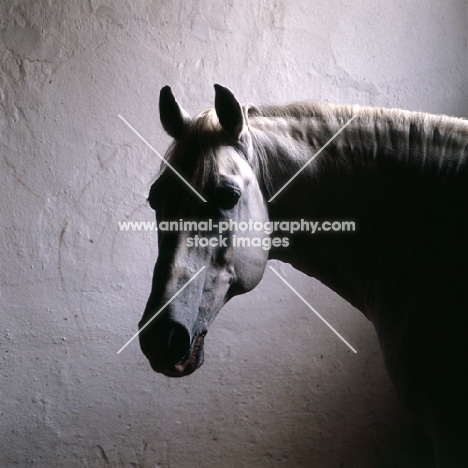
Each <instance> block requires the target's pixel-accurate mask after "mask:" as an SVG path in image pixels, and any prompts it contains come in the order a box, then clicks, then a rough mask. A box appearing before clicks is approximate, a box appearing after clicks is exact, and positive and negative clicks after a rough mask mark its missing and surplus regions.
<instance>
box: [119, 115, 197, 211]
mask: <svg viewBox="0 0 468 468" xmlns="http://www.w3.org/2000/svg"><path fill="white" fill-rule="evenodd" d="M118 117H119V119H120V120H122V121H123V122H125V123H126V124H127V126H128V128H130V130H132V132H133V133H134V134H135V135H137V136H138V137H139V138H140V140H141V141H142V142H143V143H144V144H145V145H146V146H147V147H148V148H149V149H150V150H151V151H152V152H153V153H154V154H156V156H158V157H159V159H161V161H162V162H163V163H164V164H165V165H166V166H167V167H169V168H170V169H172V171H174V173H175V174H177V175H178V176H179V177H180V179H181V180H182V182H184V183H185V184H187V186H188V187H189V188H190V189H191V190H193V192H195V193H196V194H197V195H198V196H199V197H200V198H201V199H202V200H203V201H204V202H205V203H206V200H205V199H204V198H203V197H202V196H201V195H200V194H199V193H198V192H197V191H196V190H195V189H194V188H193V187H192V185H191V184H190V183H188V182H187V181H186V180H185V179H184V178H183V177H182V176H181V175H180V174H179V173H178V172H177V170H176V169H174V167H173V166H171V164H170V163H168V162H167V161H166V160H165V159H164V158H163V157H162V156H161V155H160V154H159V153H158V152H157V151H156V150H155V149H154V148H153V147H152V146H151V145H150V144H149V143H148V142H147V141H146V140H145V139H144V138H143V137H142V136H141V135H140V134H139V133H138V132H137V131H136V130H135V129H134V128H133V127H132V126H131V125H130V124H129V123H128V122H127V121H126V120H125V119H124V118H123V117H122V116H121V115H120V114H118Z"/></svg>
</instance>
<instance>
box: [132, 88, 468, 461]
mask: <svg viewBox="0 0 468 468" xmlns="http://www.w3.org/2000/svg"><path fill="white" fill-rule="evenodd" d="M159 112H160V119H161V123H162V126H163V128H164V130H165V131H166V132H167V133H168V134H169V136H171V137H172V138H173V143H172V144H171V146H170V147H169V149H168V151H167V153H166V155H165V157H164V161H165V162H166V164H165V165H163V168H162V170H161V172H160V174H159V177H158V178H157V179H156V181H155V182H154V183H153V184H152V186H151V189H150V192H149V196H148V201H149V204H150V206H151V207H152V208H153V209H154V210H155V212H156V219H157V225H158V227H159V230H158V258H157V261H156V264H155V268H154V276H153V282H152V289H151V293H150V296H149V299H148V302H147V305H146V308H145V311H144V313H143V317H142V319H141V321H140V322H139V325H138V326H139V331H140V334H139V340H140V347H141V350H142V351H143V353H144V354H145V356H146V357H147V359H148V360H149V363H150V365H151V367H152V369H153V370H154V371H156V372H159V373H162V374H164V375H166V376H170V377H182V376H186V375H189V374H191V373H192V372H194V371H195V370H196V369H198V368H199V367H200V366H201V365H202V363H203V361H204V347H203V345H204V339H205V336H206V333H207V331H208V327H209V326H210V324H211V323H212V322H213V320H214V319H215V317H216V315H217V314H218V312H219V310H220V309H221V308H222V307H223V305H224V304H226V302H227V301H229V300H230V299H231V298H232V297H234V296H236V295H239V294H244V293H247V292H248V291H251V290H252V289H253V288H255V286H256V285H257V284H258V283H259V281H260V280H261V279H262V276H263V274H264V271H265V268H266V264H267V261H268V260H269V259H276V260H280V261H282V262H287V263H290V264H291V265H292V266H293V267H294V268H296V269H298V270H300V271H301V272H304V273H306V274H307V275H310V276H313V277H315V278H317V279H318V280H319V281H321V282H322V283H324V284H325V285H326V286H328V287H329V288H331V289H332V290H333V291H335V292H337V293H338V294H339V295H340V296H341V297H343V298H344V299H345V300H347V301H348V302H349V303H351V304H352V305H353V306H355V307H356V308H357V309H359V310H360V311H361V312H362V313H363V314H364V315H365V316H366V317H367V318H368V319H369V320H370V321H371V322H372V323H373V326H374V327H375V330H376V333H377V336H378V339H379V343H380V347H381V350H382V354H383V358H384V363H385V366H386V368H387V371H388V373H389V375H390V378H391V380H392V382H393V384H394V386H395V388H396V391H397V393H398V394H399V396H400V397H401V399H402V400H403V402H404V404H405V405H406V406H407V407H408V408H409V410H410V411H411V413H412V415H413V416H414V418H415V419H416V421H417V422H418V423H419V424H420V425H421V426H422V428H423V429H424V430H425V431H426V432H427V434H428V435H429V436H430V437H431V438H432V441H433V446H434V456H435V460H436V463H437V464H438V465H437V466H438V467H444V468H455V467H458V466H468V455H467V431H466V425H467V424H466V423H467V407H466V395H467V384H466V374H467V362H466V345H465V343H466V337H467V311H468V307H467V306H468V301H467V285H468V284H467V281H466V280H467V265H468V255H467V252H468V250H467V240H468V235H467V234H468V228H467V226H468V206H467V205H468V183H467V182H468V121H465V120H463V119H459V118H453V117H448V116H442V115H430V114H427V113H419V112H410V111H404V110H398V109H383V108H371V107H361V106H347V105H332V104H325V103H317V102H305V103H294V104H288V105H268V106H255V105H251V104H244V105H241V104H240V103H239V101H238V99H237V98H236V97H235V95H234V94H233V93H232V91H231V90H230V89H228V88H225V87H223V86H221V85H215V103H214V108H213V109H208V110H206V111H204V112H202V113H201V114H199V115H198V116H197V117H195V118H191V117H190V116H189V114H188V113H187V112H186V111H185V110H184V109H183V108H182V107H181V105H180V104H179V102H178V101H177V100H176V98H175V96H174V94H173V92H172V90H171V88H170V87H169V86H166V87H164V88H162V90H161V92H160V100H159ZM338 133H339V135H337V134H338ZM318 152H321V153H320V155H318ZM317 155H318V157H315V156H317ZM305 219H314V220H317V221H320V222H321V223H323V222H325V221H326V220H328V221H330V220H345V219H348V220H352V221H353V222H354V223H355V226H356V229H355V231H354V232H352V233H349V232H340V233H338V232H336V233H333V235H331V234H330V232H326V231H325V230H322V231H320V232H316V233H315V234H314V235H311V234H310V232H306V231H304V230H301V229H299V230H296V231H295V232H288V235H287V237H286V238H285V236H284V232H283V231H282V230H281V229H280V226H281V222H282V221H285V222H291V223H292V222H294V221H297V220H305ZM249 221H250V223H251V224H250V227H252V223H253V222H255V223H261V224H260V226H266V225H268V227H269V229H263V230H255V229H242V227H245V226H247V225H248V222H249ZM186 222H187V224H186ZM242 222H244V225H241V223H242ZM171 226H172V227H173V229H169V227H171ZM219 226H223V228H225V229H223V231H222V232H221V234H220V229H219ZM226 226H228V228H226ZM181 227H182V228H181ZM184 227H186V229H184ZM177 228H179V229H177ZM239 238H242V239H243V240H244V243H243V244H242V245H240V244H239V242H238V241H239ZM285 239H286V241H287V242H284V240H285Z"/></svg>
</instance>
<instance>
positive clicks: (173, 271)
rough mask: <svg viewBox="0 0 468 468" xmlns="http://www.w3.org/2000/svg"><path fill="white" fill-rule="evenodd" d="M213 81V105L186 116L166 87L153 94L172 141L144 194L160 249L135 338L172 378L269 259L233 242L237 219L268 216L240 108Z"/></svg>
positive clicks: (194, 360)
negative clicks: (155, 96)
mask: <svg viewBox="0 0 468 468" xmlns="http://www.w3.org/2000/svg"><path fill="white" fill-rule="evenodd" d="M215 90H216V97H215V109H211V110H209V111H206V112H204V113H202V114H200V115H199V116H198V117H195V118H193V119H192V118H190V116H189V115H188V113H187V112H186V111H185V110H184V109H183V108H182V107H181V106H180V105H179V103H178V102H177V100H176V99H175V97H174V95H173V93H172V90H171V89H170V87H168V86H166V87H164V88H163V89H162V90H161V93H160V101H159V111H160V118H161V123H162V125H163V128H164V129H165V130H166V132H167V133H168V134H169V135H170V136H171V137H172V138H174V142H173V144H172V145H171V147H170V148H169V150H168V153H167V155H166V162H167V163H168V164H167V165H166V166H165V167H164V168H163V170H162V172H161V174H160V176H159V178H158V179H157V180H156V182H155V183H154V184H153V185H152V187H151V190H150V194H149V198H148V200H149V203H150V205H151V207H152V208H153V209H154V210H155V212H156V219H157V223H158V258H157V261H156V265H155V268H154V275H153V284H152V290H151V294H150V297H149V299H148V303H147V305H146V309H145V311H144V314H143V317H142V319H141V321H140V323H139V328H140V329H141V332H140V335H139V338H140V346H141V349H142V351H143V353H144V354H145V355H146V357H147V358H148V360H149V362H150V364H151V366H152V368H153V369H154V370H155V371H156V372H161V373H163V374H165V375H167V376H172V377H181V376H185V375H189V374H191V373H192V372H194V371H195V370H196V369H197V368H198V367H200V366H201V365H202V364H203V358H204V351H203V345H204V337H205V335H206V333H207V330H208V327H209V326H210V324H211V323H212V322H213V320H214V318H215V317H216V315H217V314H218V312H219V310H220V309H221V308H222V307H223V305H224V304H225V303H226V302H227V301H228V300H229V299H231V298H232V297H233V296H235V295H238V294H243V293H245V292H247V291H249V290H251V289H253V288H254V287H255V286H256V285H257V284H258V283H259V281H260V280H261V278H262V276H263V273H264V269H265V266H266V263H267V260H268V249H266V248H265V243H262V242H252V243H250V242H244V243H243V245H242V246H238V245H237V244H236V242H235V240H236V235H237V234H239V231H236V229H237V227H238V223H240V222H242V221H243V222H248V221H249V220H255V221H256V222H266V221H267V220H268V212H267V208H266V202H265V199H264V196H263V194H262V190H261V187H260V185H259V182H258V180H257V175H256V173H255V169H254V167H253V165H252V161H253V159H254V158H253V145H252V137H251V134H250V132H249V128H248V122H247V115H246V109H245V108H243V107H241V105H240V104H239V102H238V101H237V99H236V98H235V96H234V95H233V94H232V92H231V91H230V90H229V89H227V88H224V87H222V86H219V85H215ZM221 226H222V227H223V229H220V227H221ZM252 236H255V237H256V238H257V240H258V238H261V239H260V240H266V239H267V238H268V234H267V233H265V232H264V231H260V232H258V231H257V232H252V231H251V230H242V237H243V238H247V240H250V238H252ZM268 240H269V239H268ZM195 275H196V277H195ZM188 282H190V284H189V285H187V283H188ZM185 285H187V287H184V286H185ZM166 304H167V305H166ZM161 309H162V310H161ZM158 312H160V313H158ZM155 314H157V316H156V317H155ZM153 319H154V320H153Z"/></svg>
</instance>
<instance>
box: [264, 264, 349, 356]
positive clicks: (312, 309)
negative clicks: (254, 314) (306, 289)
mask: <svg viewBox="0 0 468 468" xmlns="http://www.w3.org/2000/svg"><path fill="white" fill-rule="evenodd" d="M270 269H271V270H273V272H274V273H275V275H276V276H278V278H280V279H281V280H282V281H283V283H284V284H286V286H288V287H289V289H291V291H292V292H294V293H295V294H296V296H297V297H298V298H299V299H301V301H302V302H304V304H305V305H306V306H307V307H308V308H309V309H310V310H311V311H312V312H314V314H315V315H317V317H318V318H319V319H320V320H321V321H322V322H323V323H324V324H325V325H326V326H327V327H328V328H329V329H330V330H331V331H332V332H333V333H334V334H335V335H336V336H337V337H338V338H339V339H340V340H341V341H343V343H345V344H346V345H347V346H348V347H349V348H350V349H351V351H353V352H354V353H357V351H356V350H355V349H354V348H353V347H352V346H351V345H350V344H349V343H348V342H347V341H346V340H345V339H344V338H343V337H342V336H341V335H340V334H339V333H338V332H337V331H336V330H335V329H334V328H333V327H332V326H331V325H330V324H329V323H328V322H327V321H326V320H325V319H324V318H323V317H322V316H321V315H320V314H319V313H318V312H317V311H316V310H315V309H314V308H313V307H312V306H311V305H310V304H309V303H308V302H307V301H306V300H305V299H304V298H303V297H302V296H301V295H300V294H299V293H298V292H297V291H296V290H295V289H294V288H293V287H292V286H291V285H290V284H289V283H288V282H287V281H286V280H285V279H284V278H283V277H282V276H281V275H280V274H279V273H278V272H277V271H276V270H275V269H274V268H273V267H272V266H270Z"/></svg>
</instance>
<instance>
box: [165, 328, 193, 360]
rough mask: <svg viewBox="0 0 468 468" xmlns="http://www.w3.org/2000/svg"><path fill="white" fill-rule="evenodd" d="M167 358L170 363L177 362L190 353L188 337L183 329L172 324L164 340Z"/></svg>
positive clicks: (187, 333)
mask: <svg viewBox="0 0 468 468" xmlns="http://www.w3.org/2000/svg"><path fill="white" fill-rule="evenodd" d="M165 344H166V351H167V357H168V358H169V360H170V362H174V363H176V362H179V361H182V360H183V358H184V357H185V356H186V355H188V353H189V352H190V335H189V332H188V331H187V330H186V328H185V327H183V326H182V325H179V324H174V325H173V326H172V328H171V329H170V330H169V331H168V334H167V339H166V343H165Z"/></svg>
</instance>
